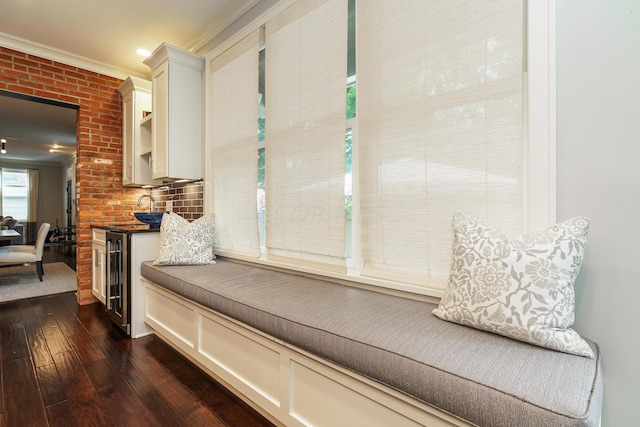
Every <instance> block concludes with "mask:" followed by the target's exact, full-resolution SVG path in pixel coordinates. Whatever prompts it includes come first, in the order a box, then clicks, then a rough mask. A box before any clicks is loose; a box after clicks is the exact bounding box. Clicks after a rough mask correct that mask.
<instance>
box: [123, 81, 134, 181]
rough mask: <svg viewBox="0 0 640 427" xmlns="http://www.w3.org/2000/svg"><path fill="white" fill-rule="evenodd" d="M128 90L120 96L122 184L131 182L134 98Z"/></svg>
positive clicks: (132, 93)
mask: <svg viewBox="0 0 640 427" xmlns="http://www.w3.org/2000/svg"><path fill="white" fill-rule="evenodd" d="M133 95H134V92H129V93H128V94H127V95H125V96H124V97H123V98H122V185H130V184H133V183H134V182H133V165H134V149H133V148H134V147H133V145H134V138H135V126H136V123H135V122H134V118H135V98H134V96H133Z"/></svg>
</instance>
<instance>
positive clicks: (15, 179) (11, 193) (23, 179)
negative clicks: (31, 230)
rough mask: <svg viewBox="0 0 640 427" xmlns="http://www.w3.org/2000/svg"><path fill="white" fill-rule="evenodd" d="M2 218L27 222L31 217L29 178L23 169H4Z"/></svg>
mask: <svg viewBox="0 0 640 427" xmlns="http://www.w3.org/2000/svg"><path fill="white" fill-rule="evenodd" d="M2 216H12V217H13V218H15V219H16V220H18V221H21V222H26V221H27V218H28V216H29V177H28V174H27V171H26V170H23V169H6V168H3V169H2Z"/></svg>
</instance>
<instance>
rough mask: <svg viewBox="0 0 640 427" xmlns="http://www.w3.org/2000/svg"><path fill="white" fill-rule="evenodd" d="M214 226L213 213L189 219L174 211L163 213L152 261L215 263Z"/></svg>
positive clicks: (170, 263)
mask: <svg viewBox="0 0 640 427" xmlns="http://www.w3.org/2000/svg"><path fill="white" fill-rule="evenodd" d="M214 229H215V216H214V215H213V214H207V215H204V216H202V217H200V218H198V219H196V220H195V221H193V222H191V223H190V222H189V221H187V220H186V219H184V218H183V217H181V216H180V215H178V214H176V213H166V214H165V215H163V217H162V223H161V224H160V251H159V254H158V259H157V260H155V261H154V262H153V265H201V264H215V261H214V258H215V255H214V254H213V234H214Z"/></svg>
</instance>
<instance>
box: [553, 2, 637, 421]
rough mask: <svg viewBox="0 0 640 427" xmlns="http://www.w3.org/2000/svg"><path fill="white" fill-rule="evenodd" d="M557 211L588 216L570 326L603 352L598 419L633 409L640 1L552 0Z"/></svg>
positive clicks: (626, 415)
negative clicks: (601, 404) (601, 406)
mask: <svg viewBox="0 0 640 427" xmlns="http://www.w3.org/2000/svg"><path fill="white" fill-rule="evenodd" d="M557 79H558V80H557V95H558V98H557V119H558V121H557V146H558V219H565V218H569V217H571V216H574V215H586V216H589V217H590V218H591V220H592V223H591V229H590V233H589V241H588V244H587V252H586V256H585V261H584V264H583V269H582V271H581V272H580V276H579V279H578V282H577V304H576V325H575V326H576V329H577V330H578V332H580V333H581V334H583V335H585V336H587V337H589V338H591V339H593V340H594V341H596V342H597V343H598V344H599V345H600V348H601V350H602V354H603V360H604V387H605V394H604V412H603V424H602V425H603V426H604V427H623V426H637V425H639V424H638V423H639V422H640V421H638V420H639V419H640V416H639V415H638V405H640V365H639V364H638V360H640V328H639V327H638V325H639V324H640V321H639V320H638V314H639V313H640V1H639V0H558V1H557Z"/></svg>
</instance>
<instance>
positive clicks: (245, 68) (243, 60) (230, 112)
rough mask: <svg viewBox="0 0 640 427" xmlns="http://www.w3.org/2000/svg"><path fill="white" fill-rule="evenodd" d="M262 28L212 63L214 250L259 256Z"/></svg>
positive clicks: (230, 254) (238, 254) (252, 256)
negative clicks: (259, 63) (259, 100)
mask: <svg viewBox="0 0 640 427" xmlns="http://www.w3.org/2000/svg"><path fill="white" fill-rule="evenodd" d="M259 43H260V32H259V30H257V31H255V32H253V33H252V34H250V35H249V36H247V37H246V38H244V39H243V40H242V41H241V42H239V43H237V44H236V45H234V46H233V47H231V48H230V49H229V50H227V51H225V52H224V53H222V54H221V55H219V56H217V57H216V58H214V59H213V60H212V61H211V74H210V87H211V141H212V142H211V147H212V151H211V167H210V170H211V171H212V174H213V175H212V184H213V191H212V193H211V194H212V195H213V211H214V213H215V215H216V236H215V244H214V246H215V250H216V253H218V254H220V255H228V256H235V257H251V258H257V257H259V256H260V242H259V237H258V219H257V218H258V217H257V209H258V208H257V180H258V166H257V165H258V131H257V129H258V48H259Z"/></svg>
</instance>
